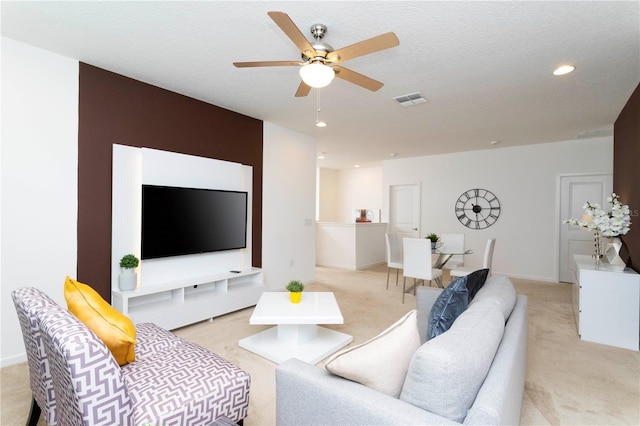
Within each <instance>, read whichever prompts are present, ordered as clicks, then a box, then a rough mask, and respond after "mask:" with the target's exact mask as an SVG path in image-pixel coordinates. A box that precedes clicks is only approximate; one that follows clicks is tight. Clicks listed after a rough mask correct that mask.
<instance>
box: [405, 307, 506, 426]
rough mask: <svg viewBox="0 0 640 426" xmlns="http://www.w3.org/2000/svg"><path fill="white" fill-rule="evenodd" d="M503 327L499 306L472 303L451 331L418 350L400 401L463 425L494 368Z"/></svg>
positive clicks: (412, 361)
mask: <svg viewBox="0 0 640 426" xmlns="http://www.w3.org/2000/svg"><path fill="white" fill-rule="evenodd" d="M504 324H505V322H504V318H503V316H502V313H501V312H500V311H499V310H498V309H496V306H495V303H493V302H491V301H482V300H478V301H475V299H474V303H473V304H471V305H470V306H469V308H468V309H467V310H466V311H465V312H463V313H462V314H461V315H460V316H459V317H458V318H457V319H456V321H455V322H454V323H453V325H452V326H451V328H450V329H449V330H448V331H446V332H445V333H442V334H440V335H439V336H436V337H434V338H433V339H431V340H429V341H428V342H426V343H425V344H423V345H422V346H421V347H420V348H419V349H418V350H417V351H416V353H415V354H414V356H413V359H412V360H411V364H410V366H409V370H408V372H407V377H406V379H405V382H404V386H403V388H402V392H401V393H400V399H401V400H403V401H406V402H408V403H410V404H413V405H415V406H417V407H419V408H422V409H423V410H427V411H430V412H432V413H434V414H438V415H441V416H443V417H447V418H449V419H451V420H453V421H457V422H462V421H463V420H464V418H465V416H466V415H467V410H469V408H470V407H471V405H472V404H473V401H474V400H475V397H476V394H477V393H478V390H479V389H480V387H481V386H482V383H483V381H484V378H485V377H486V375H487V372H488V371H489V368H490V367H491V363H492V362H493V358H494V356H495V353H496V350H497V348H498V345H499V344H500V341H501V339H502V335H503V333H504Z"/></svg>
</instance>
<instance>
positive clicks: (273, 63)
mask: <svg viewBox="0 0 640 426" xmlns="http://www.w3.org/2000/svg"><path fill="white" fill-rule="evenodd" d="M233 65H235V66H236V67H238V68H247V67H294V66H299V65H302V62H300V61H254V62H234V63H233Z"/></svg>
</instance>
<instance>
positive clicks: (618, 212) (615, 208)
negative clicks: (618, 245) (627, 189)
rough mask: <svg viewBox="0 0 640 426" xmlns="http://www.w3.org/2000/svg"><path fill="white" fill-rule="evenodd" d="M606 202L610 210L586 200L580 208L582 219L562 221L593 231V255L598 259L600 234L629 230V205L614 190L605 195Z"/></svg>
mask: <svg viewBox="0 0 640 426" xmlns="http://www.w3.org/2000/svg"><path fill="white" fill-rule="evenodd" d="M607 202H608V203H609V204H611V211H608V212H607V211H605V210H603V209H602V208H601V207H600V205H599V204H597V203H591V202H589V201H587V202H586V203H585V204H584V206H582V208H583V209H584V211H585V213H584V214H583V215H582V219H581V220H578V219H565V220H564V221H563V222H564V223H569V224H571V225H577V226H580V227H582V228H585V229H587V230H589V231H594V234H595V238H596V253H595V254H594V257H595V258H596V260H599V259H600V258H601V257H602V255H601V253H600V236H603V237H618V236H620V235H624V234H626V233H627V232H629V229H630V226H631V214H630V211H629V206H628V205H626V204H622V203H621V202H620V200H619V197H618V195H617V194H616V193H615V192H612V193H611V196H610V197H607Z"/></svg>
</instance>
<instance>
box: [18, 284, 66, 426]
mask: <svg viewBox="0 0 640 426" xmlns="http://www.w3.org/2000/svg"><path fill="white" fill-rule="evenodd" d="M11 297H12V298H13V304H14V305H15V307H16V312H17V313H18V320H19V321H20V328H21V329H22V339H23V340H24V346H25V349H26V351H27V363H28V365H29V382H30V385H31V393H32V395H33V401H32V402H31V412H30V414H29V419H28V421H27V424H28V425H29V426H35V425H36V424H37V423H38V418H39V417H40V413H41V411H42V414H43V415H44V419H45V421H46V422H47V424H48V425H50V426H53V425H56V424H57V422H56V399H55V395H54V393H53V382H52V381H51V372H50V371H49V361H48V360H47V356H46V354H45V352H44V343H43V342H42V332H41V331H40V326H39V325H38V323H37V321H36V312H38V311H39V310H43V309H45V308H46V307H48V306H55V305H56V302H54V301H53V300H52V299H51V298H50V297H49V296H47V295H46V294H44V293H42V292H41V291H40V290H38V289H35V288H31V287H24V288H19V289H17V290H15V291H13V292H12V293H11Z"/></svg>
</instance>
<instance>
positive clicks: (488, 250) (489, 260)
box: [449, 238, 496, 279]
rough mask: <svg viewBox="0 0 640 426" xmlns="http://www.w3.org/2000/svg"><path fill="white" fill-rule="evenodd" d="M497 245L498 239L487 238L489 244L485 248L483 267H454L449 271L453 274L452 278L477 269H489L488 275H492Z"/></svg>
mask: <svg viewBox="0 0 640 426" xmlns="http://www.w3.org/2000/svg"><path fill="white" fill-rule="evenodd" d="M495 246H496V239H495V238H489V239H488V240H487V244H486V246H485V249H484V261H483V263H482V268H473V267H466V268H455V269H452V270H451V271H449V274H450V275H451V279H454V278H455V277H463V276H465V275H469V274H470V273H472V272H473V271H477V270H478V269H488V270H489V274H488V275H487V276H489V275H491V265H492V264H493V249H494V248H495Z"/></svg>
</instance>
